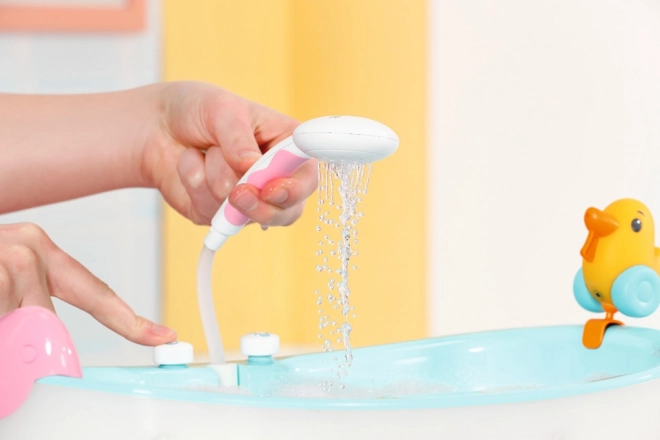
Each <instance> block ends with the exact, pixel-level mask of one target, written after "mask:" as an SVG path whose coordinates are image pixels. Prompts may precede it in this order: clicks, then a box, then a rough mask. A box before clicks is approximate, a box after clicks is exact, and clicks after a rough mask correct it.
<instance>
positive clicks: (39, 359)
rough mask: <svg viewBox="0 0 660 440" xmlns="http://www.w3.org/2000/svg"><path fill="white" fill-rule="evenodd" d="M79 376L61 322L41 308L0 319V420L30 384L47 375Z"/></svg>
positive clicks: (14, 407)
mask: <svg viewBox="0 0 660 440" xmlns="http://www.w3.org/2000/svg"><path fill="white" fill-rule="evenodd" d="M55 375H59V376H71V377H82V369H81V367H80V361H79V359H78V353H77V352H76V348H75V347H74V345H73V341H72V340H71V336H69V332H67V330H66V328H65V327H64V324H63V323H62V321H60V320H59V318H58V317H57V316H56V315H55V314H54V313H53V312H51V311H50V310H48V309H44V308H42V307H35V306H31V307H22V308H20V309H16V310H14V311H13V312H11V313H8V314H6V315H4V316H3V317H1V318H0V419H1V418H3V417H7V416H8V415H10V414H11V413H13V412H14V411H16V410H17V409H18V408H19V407H20V406H21V404H22V403H23V401H24V400H25V399H26V398H27V396H28V395H29V394H30V390H31V389H32V384H34V382H35V381H36V380H38V379H41V378H42V377H47V376H55Z"/></svg>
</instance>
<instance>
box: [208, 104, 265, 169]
mask: <svg viewBox="0 0 660 440" xmlns="http://www.w3.org/2000/svg"><path fill="white" fill-rule="evenodd" d="M225 105H227V104H225ZM231 106H232V111H225V112H221V115H222V116H220V117H218V118H215V119H214V120H213V121H212V122H211V123H212V124H213V130H212V132H213V134H214V137H215V138H216V141H217V143H218V146H219V147H220V149H221V150H222V155H223V157H224V159H225V161H226V162H227V164H228V165H229V166H230V167H231V169H232V170H234V172H235V173H236V174H237V175H238V176H239V177H240V176H242V175H243V174H245V172H246V171H247V170H248V169H249V168H250V167H251V166H252V164H254V162H256V161H257V160H258V159H259V158H260V157H261V156H262V152H261V149H260V148H259V144H258V143H257V140H256V139H255V133H254V129H253V128H252V119H251V116H250V110H249V107H248V106H247V104H246V103H245V102H243V101H242V100H240V99H237V101H236V102H234V103H232V104H231Z"/></svg>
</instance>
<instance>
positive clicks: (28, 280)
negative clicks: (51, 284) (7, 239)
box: [2, 244, 55, 312]
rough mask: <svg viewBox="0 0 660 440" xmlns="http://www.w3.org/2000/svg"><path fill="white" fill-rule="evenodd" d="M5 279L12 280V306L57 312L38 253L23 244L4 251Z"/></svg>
mask: <svg viewBox="0 0 660 440" xmlns="http://www.w3.org/2000/svg"><path fill="white" fill-rule="evenodd" d="M3 254H4V255H3V256H4V259H3V262H2V265H3V266H4V268H5V277H8V278H9V279H10V283H11V289H10V293H9V296H11V297H12V298H13V300H12V301H11V305H12V306H16V304H15V303H16V301H17V302H18V307H25V306H40V307H45V308H47V309H49V310H51V311H52V312H55V308H54V307H53V303H52V302H51V300H50V293H49V292H48V285H47V282H46V275H45V272H44V267H43V262H42V260H41V257H40V256H39V254H37V252H35V251H34V250H33V249H32V248H31V247H29V246H27V245H23V244H15V245H11V246H8V247H6V248H5V249H3Z"/></svg>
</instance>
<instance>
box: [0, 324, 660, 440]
mask: <svg viewBox="0 0 660 440" xmlns="http://www.w3.org/2000/svg"><path fill="white" fill-rule="evenodd" d="M581 337H582V327H581V326H561V327H540V328H528V329H515V330H505V331H497V332H488V333H474V334H468V335H460V336H450V337H441V338H430V339H423V340H418V341H411V342H404V343H397V344H386V345H380V346H374V347H366V348H359V349H356V350H354V352H353V353H354V361H353V364H352V366H351V368H350V370H349V372H348V374H347V375H341V379H337V378H336V374H337V372H336V368H335V367H336V363H337V361H335V360H334V359H333V358H335V357H337V358H338V359H341V356H342V355H343V353H342V352H333V353H317V354H308V355H300V356H292V357H288V358H280V359H275V360H274V361H273V362H272V363H266V364H263V365H262V364H254V363H248V362H242V363H237V364H236V369H237V374H238V384H239V386H238V387H225V386H220V382H219V379H218V377H219V376H218V374H217V372H216V370H215V369H213V368H210V367H209V366H208V365H188V366H186V365H180V366H169V367H166V368H164V367H130V368H117V367H112V368H110V367H108V368H98V367H97V368H85V369H83V378H72V377H64V376H50V377H45V378H42V379H39V380H38V381H37V382H36V383H35V384H34V385H33V387H32V390H31V392H30V394H29V396H28V398H27V399H26V400H25V401H24V402H23V403H22V405H21V406H20V408H18V409H17V410H16V411H15V412H14V413H12V414H11V415H9V416H8V417H5V418H4V419H0V438H1V439H12V440H14V439H38V438H39V439H40V438H49V439H67V440H68V439H88V438H94V439H122V440H128V439H159V440H164V439H196V438H205V439H206V438H223V439H224V438H269V439H314V440H323V439H333V440H336V439H338V438H345V439H428V438H439V439H466V440H471V439H507V440H512V439H525V440H529V439H534V440H536V439H548V440H568V439H579V440H584V439H591V438H598V439H601V440H602V439H621V438H625V439H635V440H644V439H654V440H657V439H658V438H660V417H658V414H660V381H659V380H658V378H659V377H660V332H659V331H656V330H652V329H646V328H635V327H627V326H621V327H618V326H617V327H613V328H610V329H609V330H608V331H607V334H606V337H605V341H604V343H603V345H602V346H601V348H599V349H597V350H589V349H586V348H584V347H583V346H582V344H581ZM331 369H332V370H333V372H332V373H331V372H330V370H331ZM330 378H332V379H334V383H333V385H332V388H331V390H330V391H324V390H323V389H321V385H320V384H321V383H322V382H324V381H327V380H328V379H330ZM342 385H343V386H344V388H343V389H341V386H342Z"/></svg>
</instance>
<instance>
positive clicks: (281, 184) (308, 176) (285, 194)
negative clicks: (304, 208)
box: [260, 159, 318, 209]
mask: <svg viewBox="0 0 660 440" xmlns="http://www.w3.org/2000/svg"><path fill="white" fill-rule="evenodd" d="M317 167H318V163H317V161H316V159H314V160H310V161H308V162H307V163H305V164H304V165H303V166H301V167H300V168H299V169H298V170H297V171H296V172H295V173H294V174H293V175H292V176H291V177H290V178H286V179H273V180H271V181H270V182H268V183H267V184H266V185H264V187H263V188H262V190H261V192H260V197H261V199H262V200H263V201H264V202H266V203H269V204H271V205H273V206H276V207H279V208H285V209H286V208H290V207H292V206H294V205H297V204H298V203H300V202H302V201H304V200H306V199H307V197H309V196H310V195H311V194H312V193H314V191H315V190H316V187H317V185H318V168H317Z"/></svg>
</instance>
